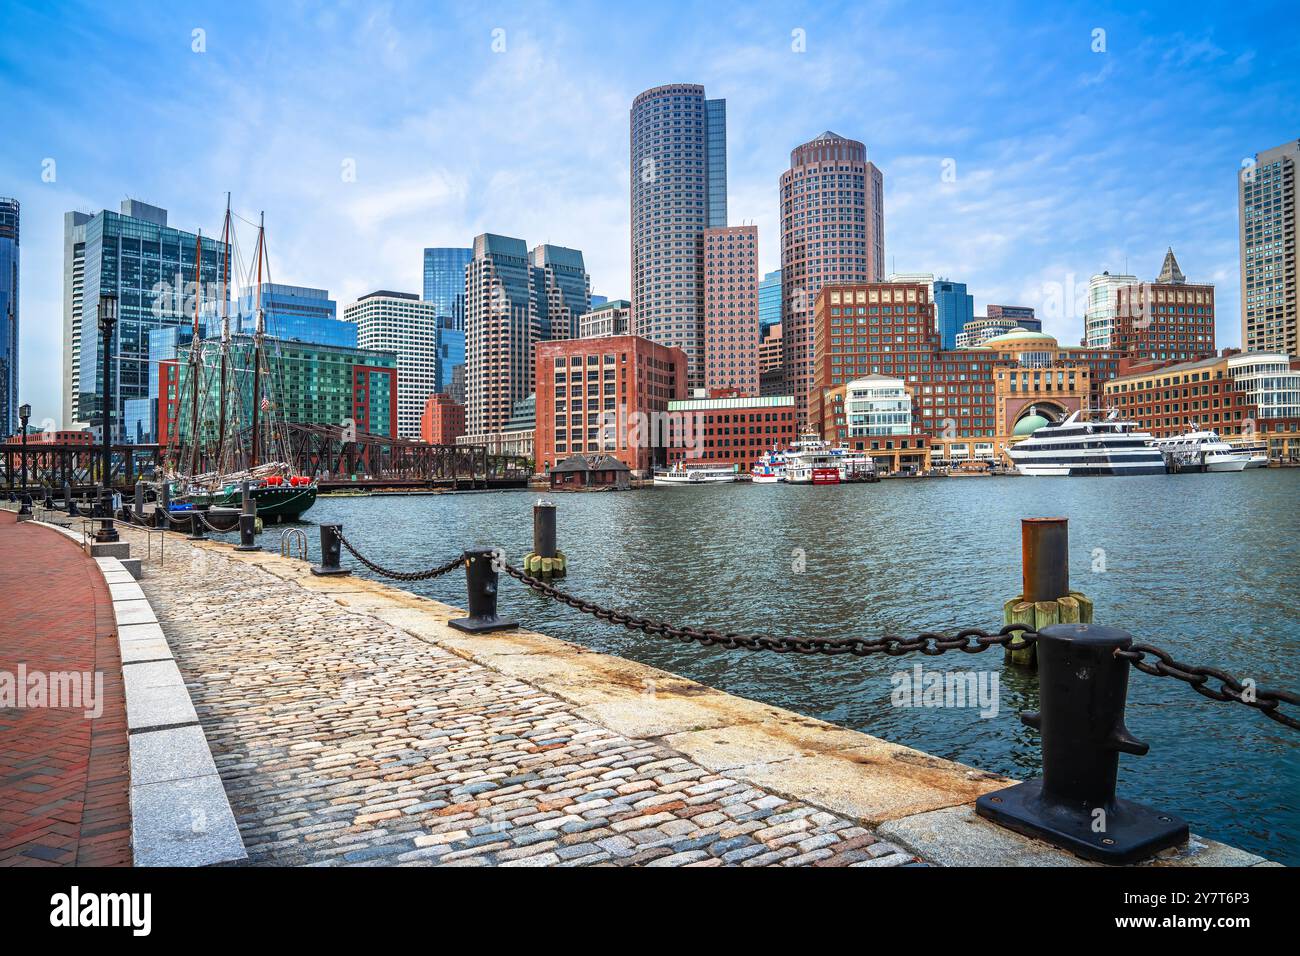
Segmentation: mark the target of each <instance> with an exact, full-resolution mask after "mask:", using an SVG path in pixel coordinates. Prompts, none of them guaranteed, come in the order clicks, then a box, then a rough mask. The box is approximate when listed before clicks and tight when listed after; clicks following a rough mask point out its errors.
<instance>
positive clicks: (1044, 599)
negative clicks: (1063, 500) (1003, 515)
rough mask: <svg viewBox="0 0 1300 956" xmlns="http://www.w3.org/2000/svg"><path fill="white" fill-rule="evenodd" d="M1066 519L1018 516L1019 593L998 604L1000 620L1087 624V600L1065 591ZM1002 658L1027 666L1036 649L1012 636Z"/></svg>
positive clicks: (1089, 611) (1033, 624)
mask: <svg viewBox="0 0 1300 956" xmlns="http://www.w3.org/2000/svg"><path fill="white" fill-rule="evenodd" d="M1069 524H1070V522H1069V519H1068V518H1022V519H1021V520H1020V554H1021V562H1020V563H1021V592H1020V594H1018V595H1017V596H1016V597H1014V598H1012V599H1011V600H1010V601H1007V602H1005V603H1004V604H1003V605H1002V619H1003V623H1005V624H1024V625H1026V626H1027V627H1031V628H1034V629H1035V630H1041V629H1042V628H1044V627H1047V626H1049V625H1051V624H1071V623H1075V622H1081V623H1084V624H1091V623H1092V601H1090V600H1089V599H1088V598H1087V597H1085V596H1084V595H1083V594H1081V593H1079V592H1078V591H1071V590H1070V546H1069ZM1003 657H1004V658H1005V660H1006V661H1007V662H1008V663H1011V664H1018V665H1021V666H1023V667H1033V666H1034V663H1035V660H1036V651H1035V649H1034V646H1033V645H1029V646H1027V647H1026V646H1025V642H1024V641H1021V640H1019V639H1018V638H1017V639H1015V640H1013V641H1011V642H1010V643H1009V644H1007V645H1006V648H1005V649H1004V652H1003Z"/></svg>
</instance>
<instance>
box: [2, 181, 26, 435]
mask: <svg viewBox="0 0 1300 956" xmlns="http://www.w3.org/2000/svg"><path fill="white" fill-rule="evenodd" d="M18 213H19V208H18V200H17V199H5V198H4V197H2V196H0V441H4V440H5V439H7V438H8V437H9V436H10V435H12V434H14V433H15V432H16V431H17V430H18V427H19V425H20V424H21V423H20V422H19V420H18V404H19V397H18V225H19V223H18V219H19V216H18Z"/></svg>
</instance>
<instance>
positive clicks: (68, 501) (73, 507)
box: [63, 481, 77, 518]
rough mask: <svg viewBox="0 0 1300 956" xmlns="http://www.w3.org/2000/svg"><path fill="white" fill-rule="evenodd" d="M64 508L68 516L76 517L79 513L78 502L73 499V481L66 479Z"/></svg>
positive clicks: (64, 484)
mask: <svg viewBox="0 0 1300 956" xmlns="http://www.w3.org/2000/svg"><path fill="white" fill-rule="evenodd" d="M63 508H64V510H65V511H67V512H68V517H69V518H72V517H75V516H76V514H77V503H76V502H75V501H73V500H72V483H71V482H69V481H65V482H64V483H63Z"/></svg>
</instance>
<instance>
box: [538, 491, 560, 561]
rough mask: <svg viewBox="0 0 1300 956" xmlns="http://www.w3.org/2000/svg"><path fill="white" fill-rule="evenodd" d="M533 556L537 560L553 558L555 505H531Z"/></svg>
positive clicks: (539, 503) (545, 503) (547, 502)
mask: <svg viewBox="0 0 1300 956" xmlns="http://www.w3.org/2000/svg"><path fill="white" fill-rule="evenodd" d="M533 554H535V555H537V556H538V557H539V558H553V557H555V504H554V503H553V502H550V501H539V502H537V504H535V505H533Z"/></svg>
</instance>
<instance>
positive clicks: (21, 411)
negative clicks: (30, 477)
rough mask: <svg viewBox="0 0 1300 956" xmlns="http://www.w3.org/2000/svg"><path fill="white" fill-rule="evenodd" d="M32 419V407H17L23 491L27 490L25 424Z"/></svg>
mask: <svg viewBox="0 0 1300 956" xmlns="http://www.w3.org/2000/svg"><path fill="white" fill-rule="evenodd" d="M31 417H32V406H30V405H19V406H18V420H19V421H21V422H22V423H23V455H22V458H23V491H26V490H27V422H28V420H29V419H30V418H31Z"/></svg>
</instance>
